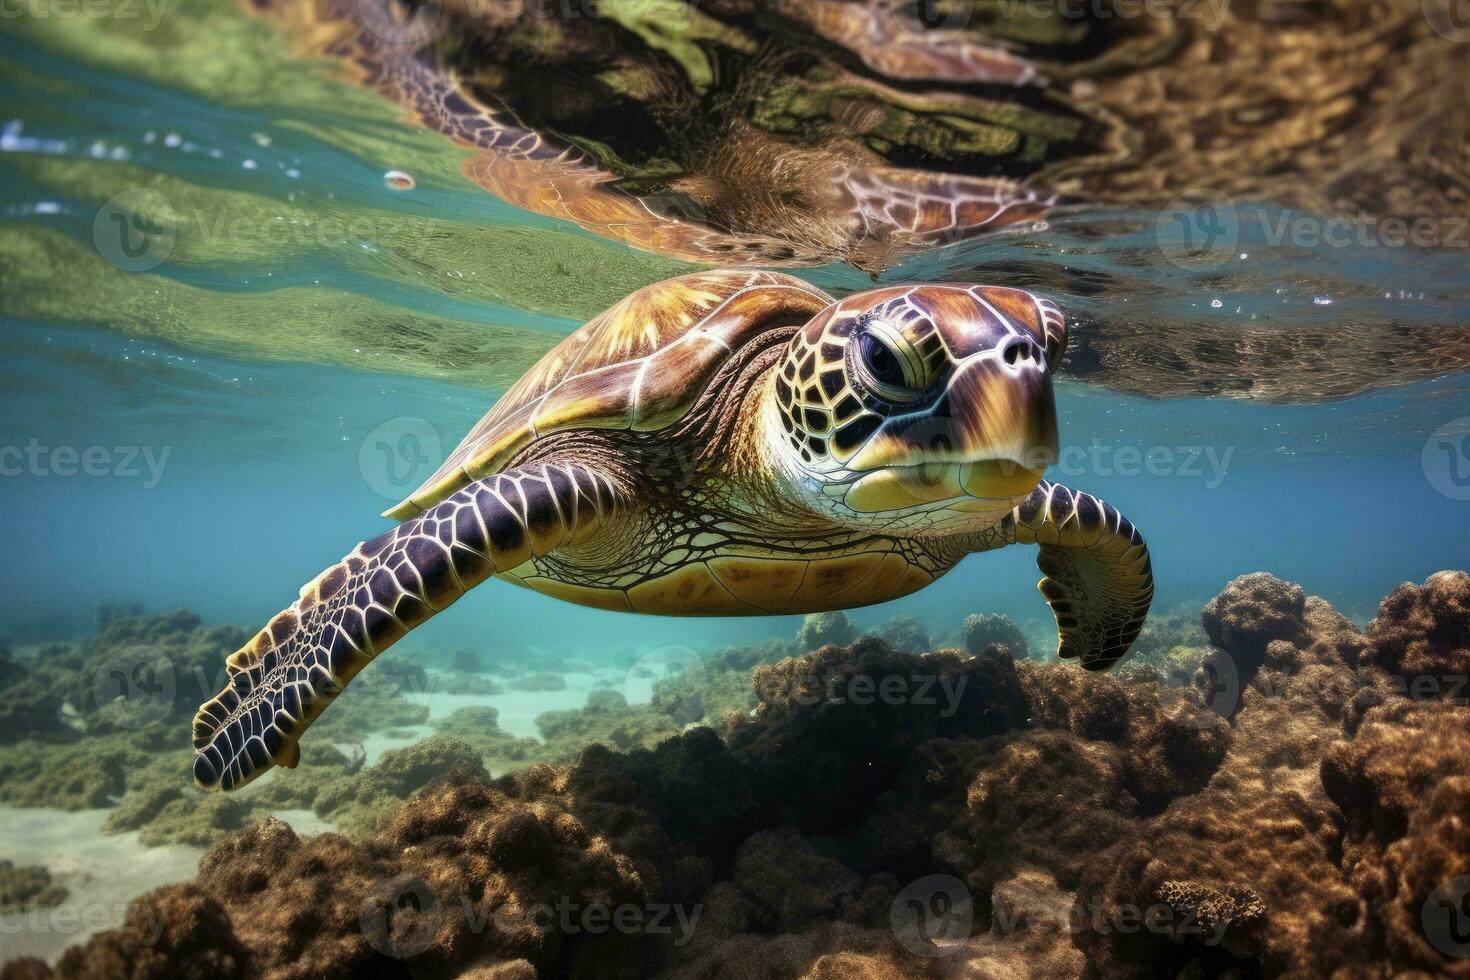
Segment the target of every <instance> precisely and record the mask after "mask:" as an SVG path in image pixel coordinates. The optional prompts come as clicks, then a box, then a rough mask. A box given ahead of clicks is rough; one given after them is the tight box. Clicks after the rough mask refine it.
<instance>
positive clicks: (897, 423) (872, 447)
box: [848, 338, 1057, 510]
mask: <svg viewBox="0 0 1470 980" xmlns="http://www.w3.org/2000/svg"><path fill="white" fill-rule="evenodd" d="M1056 458H1057V416H1056V406H1055V403H1054V399H1053V395H1052V385H1051V371H1050V369H1049V368H1048V366H1047V363H1046V358H1045V355H1044V352H1043V350H1042V348H1041V346H1040V345H1039V344H1037V343H1035V342H1033V341H1030V340H1028V339H1025V338H1016V339H1015V340H1014V341H1013V342H1012V344H1011V345H1010V347H1008V348H1003V349H998V350H992V351H989V352H986V353H985V354H981V355H977V356H974V357H970V358H967V359H966V360H965V361H964V362H962V363H961V364H960V365H959V367H958V370H956V371H955V372H954V374H953V375H952V376H951V378H950V380H949V383H948V385H947V386H946V389H945V391H944V392H943V394H942V395H940V396H939V397H938V398H937V399H936V400H935V401H934V402H933V403H932V405H931V406H930V407H929V408H928V409H926V410H924V411H920V412H915V413H910V414H907V415H896V416H891V417H890V418H888V419H887V420H885V422H884V423H883V425H882V426H880V428H879V429H878V431H877V432H875V433H874V434H873V437H872V438H871V439H870V440H869V441H868V444H867V445H865V446H864V447H863V448H862V449H861V450H860V451H859V452H858V453H857V455H856V456H854V457H853V459H852V460H851V461H850V462H849V463H848V466H849V468H850V469H853V470H857V471H860V472H864V471H872V473H871V475H870V476H866V477H863V478H862V479H861V480H860V481H859V483H860V484H871V487H870V488H869V489H870V493H869V494H861V493H860V494H858V495H857V499H856V500H850V501H849V502H850V503H854V504H860V503H862V502H863V499H864V498H865V497H867V496H869V495H871V496H872V497H873V499H872V501H871V503H870V504H869V506H873V505H877V504H879V503H886V504H887V506H884V507H881V508H875V509H885V510H886V509H891V507H893V506H894V499H895V497H894V494H895V493H897V495H898V496H903V497H906V498H910V499H906V500H905V501H904V504H907V505H913V504H918V503H924V502H932V501H938V500H947V499H951V498H954V497H971V498H978V499H979V500H980V501H990V502H994V504H995V505H997V506H1010V505H1009V504H1008V503H1007V501H1012V500H1015V499H1017V498H1021V497H1024V496H1026V494H1028V493H1030V492H1031V491H1032V490H1033V489H1035V487H1036V485H1037V483H1039V482H1040V480H1041V476H1042V472H1043V471H1044V470H1045V469H1046V467H1047V466H1048V465H1050V464H1051V463H1053V462H1055V461H1056ZM879 471H881V473H882V475H881V476H880V472H879ZM880 484H882V485H883V486H884V487H886V488H887V490H886V492H883V493H878V492H876V491H878V489H879V485H880ZM899 488H902V492H901V493H898V489H899ZM855 489H856V488H855ZM904 504H899V506H902V505H904ZM859 509H863V508H859Z"/></svg>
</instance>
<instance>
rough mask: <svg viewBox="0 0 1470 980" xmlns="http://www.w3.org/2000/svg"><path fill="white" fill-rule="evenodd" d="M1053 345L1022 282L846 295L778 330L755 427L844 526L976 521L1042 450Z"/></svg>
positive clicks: (1059, 326)
mask: <svg viewBox="0 0 1470 980" xmlns="http://www.w3.org/2000/svg"><path fill="white" fill-rule="evenodd" d="M1065 346H1066V328H1065V325H1064V320H1063V318H1062V314H1061V311H1060V310H1058V309H1057V308H1056V306H1054V305H1052V304H1051V303H1049V302H1047V301H1045V300H1041V299H1038V298H1036V297H1034V296H1032V295H1031V294H1030V293H1027V292H1024V291H1022V290H1018V289H1001V288H994V287H986V286H963V285H942V286H940V285H930V286H912V287H907V286H898V287H890V288H886V289H875V290H870V291H868V292H863V293H857V294H855V295H853V296H849V297H848V298H846V299H844V300H842V301H840V302H837V303H834V304H832V305H831V306H829V307H828V308H827V309H826V310H824V311H823V312H822V313H821V314H819V315H818V316H817V317H815V318H814V319H813V320H811V321H810V322H809V323H807V324H806V325H805V327H804V328H803V329H802V330H800V331H798V333H797V334H796V336H794V337H793V338H792V340H791V342H790V346H789V347H788V348H787V351H786V355H785V359H784V361H783V363H782V364H781V365H780V367H779V368H777V372H776V377H775V378H774V380H773V382H772V388H773V397H772V399H771V403H770V406H769V409H768V416H767V417H768V420H769V422H768V431H769V432H770V433H771V438H772V439H773V440H774V441H775V442H777V443H779V449H778V450H777V451H778V453H779V454H780V457H781V459H782V460H783V461H784V463H785V466H784V468H785V469H786V471H787V472H788V474H789V475H790V476H791V477H792V478H793V479H792V483H793V484H794V485H796V486H797V487H799V488H800V490H801V491H802V492H803V493H804V495H805V496H806V497H807V499H809V500H810V501H811V502H813V503H814V504H815V505H816V506H817V507H818V508H819V509H820V510H821V511H822V512H823V513H826V514H828V515H830V516H832V517H834V518H836V519H837V520H838V521H839V522H840V523H842V524H844V525H847V526H852V527H861V528H875V529H889V530H895V529H904V530H908V531H909V532H910V533H916V534H925V533H927V534H948V533H955V532H957V531H965V530H983V529H984V528H986V527H989V526H990V525H992V524H994V523H996V522H997V521H999V520H1000V519H1001V518H1002V517H1003V516H1004V515H1005V514H1006V512H1007V511H1009V510H1010V509H1011V508H1012V507H1014V506H1015V505H1016V503H1017V502H1019V501H1020V500H1021V499H1023V498H1024V497H1025V496H1026V495H1027V494H1029V493H1030V492H1031V491H1032V490H1033V489H1035V487H1036V485H1037V483H1038V482H1039V481H1040V480H1041V474H1042V470H1043V469H1045V467H1046V466H1047V465H1048V464H1049V463H1051V462H1053V461H1054V460H1055V458H1056V453H1057V422H1056V408H1055V405H1054V404H1053V398H1052V384H1051V372H1052V369H1053V368H1054V367H1055V366H1056V365H1057V363H1058V362H1059V361H1060V360H1061V356H1062V350H1063V349H1064V348H1065Z"/></svg>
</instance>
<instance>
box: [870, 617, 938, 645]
mask: <svg viewBox="0 0 1470 980" xmlns="http://www.w3.org/2000/svg"><path fill="white" fill-rule="evenodd" d="M878 636H879V637H880V638H882V640H883V642H884V643H887V644H888V645H889V646H891V647H893V649H895V650H902V651H903V652H905V653H919V652H921V651H924V650H928V649H929V631H928V630H926V629H925V628H924V624H923V623H921V622H919V619H918V617H917V616H911V615H909V614H908V613H899V614H898V615H897V616H894V617H893V618H892V619H890V620H889V621H888V622H886V623H884V624H883V626H882V627H881V628H880V629H879V630H878Z"/></svg>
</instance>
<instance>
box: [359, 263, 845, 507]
mask: <svg viewBox="0 0 1470 980" xmlns="http://www.w3.org/2000/svg"><path fill="white" fill-rule="evenodd" d="M832 302H833V300H832V297H830V296H828V295H827V294H826V293H824V292H822V291H821V290H820V289H817V288H816V287H815V286H812V285H811V284H809V283H806V282H803V281H801V280H800V279H797V278H794V277H792V276H787V275H782V274H780V273H776V272H752V271H747V270H735V269H716V270H712V271H708V272H694V273H690V274H689V275H685V276H679V277H678V278H676V279H668V280H665V281H664V282H659V283H654V284H653V285H651V286H645V287H644V288H643V289H640V290H638V291H637V292H635V293H632V294H630V295H629V296H627V297H626V298H624V299H623V300H622V301H620V302H618V303H617V304H615V305H614V306H612V307H611V308H609V309H608V310H606V311H604V312H603V313H601V314H599V315H598V316H597V317H595V318H594V319H592V320H589V321H588V322H587V323H586V324H584V325H583V326H582V327H581V328H579V329H578V330H577V331H576V332H574V333H573V334H571V335H570V336H569V337H567V338H566V339H565V340H563V341H562V342H561V343H559V344H557V345H556V346H555V347H553V348H552V349H551V351H550V352H549V353H547V355H546V356H545V357H543V358H541V360H540V361H538V362H537V363H536V364H535V366H534V367H532V368H531V370H529V371H527V372H526V374H525V376H524V377H522V378H521V379H520V380H519V381H517V382H516V383H515V384H514V385H513V386H512V387H511V388H510V390H509V391H507V392H506V393H505V395H504V396H502V397H501V399H500V400H499V401H498V402H496V403H495V405H494V407H492V408H491V409H490V411H489V412H488V413H487V414H486V415H485V417H484V418H482V419H481V420H480V421H479V422H478V423H476V425H475V427H474V428H473V429H471V430H470V433H469V435H467V436H465V437H464V440H463V441H462V442H460V444H459V446H458V447H457V448H456V449H455V450H454V452H452V453H450V454H449V458H448V459H446V460H445V461H444V463H443V465H442V466H440V467H439V469H438V470H437V471H436V472H435V473H434V475H433V476H431V477H429V479H428V480H426V481H425V482H424V483H423V485H422V486H420V487H419V488H418V489H417V490H415V491H414V492H413V493H412V494H410V495H409V496H408V498H407V499H405V500H404V501H403V502H401V503H399V504H398V505H396V506H395V507H393V508H391V509H389V510H387V511H384V516H385V517H392V518H395V519H397V520H406V519H407V518H409V517H412V516H414V515H415V514H419V513H422V512H423V511H425V510H427V509H428V508H430V507H432V506H434V505H435V504H437V503H439V502H440V501H441V500H443V499H444V498H445V497H448V496H449V495H450V494H452V493H454V492H455V491H456V490H458V489H460V488H461V487H463V486H465V485H466V484H469V483H472V482H474V481H475V480H478V479H481V478H483V477H486V476H489V475H491V474H494V473H496V472H499V471H500V470H501V469H502V468H503V467H504V466H505V465H506V464H507V463H508V462H509V461H510V460H511V459H513V458H514V457H515V456H516V455H517V454H518V453H520V452H521V451H522V450H523V449H525V448H526V446H528V445H530V443H531V442H532V441H533V440H535V439H536V438H538V437H540V436H545V435H549V434H550V433H553V432H563V431H566V430H568V429H582V428H587V429H632V430H635V431H638V432H652V431H656V430H658V429H662V428H664V427H665V426H668V425H672V424H673V423H675V422H677V421H678V420H679V419H681V418H683V417H684V415H685V414H686V413H687V412H688V411H689V409H690V408H691V407H692V406H693V404H694V401H695V399H696V398H697V397H698V396H699V393H700V392H701V391H702V390H703V389H704V386H705V385H706V384H708V383H709V381H710V379H711V378H713V377H714V375H715V372H717V371H718V370H719V368H720V365H721V364H722V363H724V361H725V359H726V358H727V357H729V356H730V354H731V352H732V351H735V350H737V349H738V348H740V347H741V346H742V345H743V344H745V343H746V342H747V341H749V340H750V339H751V338H753V337H755V336H757V335H758V334H760V333H762V332H763V331H765V330H768V329H770V328H771V327H774V326H779V325H783V324H800V323H805V322H806V321H808V320H810V319H811V318H812V317H814V316H816V315H817V314H818V313H820V312H821V311H822V310H823V309H824V308H826V307H827V306H828V305H830V304H831V303H832Z"/></svg>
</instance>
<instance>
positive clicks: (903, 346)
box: [856, 320, 930, 402]
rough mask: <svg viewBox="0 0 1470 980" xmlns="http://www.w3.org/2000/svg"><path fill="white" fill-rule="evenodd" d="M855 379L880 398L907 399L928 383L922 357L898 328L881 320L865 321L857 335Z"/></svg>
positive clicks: (913, 397)
mask: <svg viewBox="0 0 1470 980" xmlns="http://www.w3.org/2000/svg"><path fill="white" fill-rule="evenodd" d="M856 341H857V357H856V361H857V363H856V368H857V375H858V379H859V380H860V381H861V382H862V384H863V385H864V386H865V387H867V388H870V389H872V391H873V393H874V394H876V395H878V396H879V397H880V398H884V399H886V400H888V401H892V402H908V401H913V400H914V399H915V398H917V397H918V396H919V395H920V393H922V392H923V391H924V389H925V388H927V387H929V381H930V378H929V371H928V369H927V368H926V366H925V364H924V359H923V358H922V357H920V356H919V352H918V351H917V350H915V349H914V345H913V344H911V343H909V340H908V338H907V337H905V336H904V335H903V334H902V333H900V332H899V331H898V330H896V329H895V328H893V327H892V326H890V325H889V324H887V323H884V322H883V321H881V320H874V321H872V322H870V323H868V324H866V325H865V326H864V327H863V329H862V331H861V332H860V333H859V334H858V335H857V337H856Z"/></svg>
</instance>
